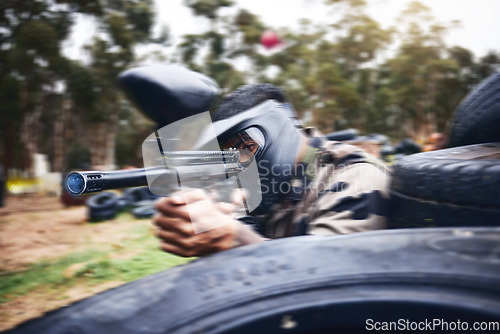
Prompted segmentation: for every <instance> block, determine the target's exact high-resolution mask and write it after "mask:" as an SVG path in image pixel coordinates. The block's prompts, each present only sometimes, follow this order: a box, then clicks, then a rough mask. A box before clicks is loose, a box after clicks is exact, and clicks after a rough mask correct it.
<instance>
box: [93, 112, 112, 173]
mask: <svg viewBox="0 0 500 334" xmlns="http://www.w3.org/2000/svg"><path fill="white" fill-rule="evenodd" d="M118 114H119V110H118V109H117V110H114V111H113V112H112V113H111V115H110V117H109V119H108V121H106V122H99V123H91V124H89V126H88V129H89V132H88V135H89V144H90V147H89V150H90V164H91V165H92V168H95V169H99V170H112V169H115V168H116V165H115V161H116V160H115V141H116V131H117V129H118V126H117V125H118Z"/></svg>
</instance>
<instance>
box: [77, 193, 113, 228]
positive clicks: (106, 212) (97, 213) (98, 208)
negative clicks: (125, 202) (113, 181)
mask: <svg viewBox="0 0 500 334" xmlns="http://www.w3.org/2000/svg"><path fill="white" fill-rule="evenodd" d="M119 198H120V196H119V195H118V194H117V193H114V192H112V191H104V192H102V193H99V194H96V195H93V196H91V197H89V199H88V200H87V201H86V202H85V204H86V205H87V207H88V220H89V221H92V222H98V221H102V220H109V219H113V218H114V217H115V216H116V213H117V211H118V200H119Z"/></svg>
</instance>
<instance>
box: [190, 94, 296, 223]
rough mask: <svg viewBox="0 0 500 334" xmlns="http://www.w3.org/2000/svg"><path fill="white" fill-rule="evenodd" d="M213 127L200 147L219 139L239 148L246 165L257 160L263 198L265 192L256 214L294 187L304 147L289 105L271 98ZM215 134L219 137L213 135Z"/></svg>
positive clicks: (223, 146) (226, 145)
mask: <svg viewBox="0 0 500 334" xmlns="http://www.w3.org/2000/svg"><path fill="white" fill-rule="evenodd" d="M213 129H214V130H215V131H211V132H210V133H211V135H210V134H203V135H202V136H201V139H200V142H199V143H198V147H204V146H205V145H207V143H209V142H211V141H212V142H213V141H215V140H218V142H219V143H220V147H221V149H223V150H229V149H237V150H239V152H240V162H241V164H242V165H243V166H250V165H251V164H252V163H254V164H255V165H256V166H257V168H258V174H259V177H260V188H261V189H259V198H260V196H262V199H261V201H260V204H259V205H258V206H257V207H256V208H255V209H254V210H253V211H252V214H262V213H265V212H266V211H267V210H268V209H269V208H270V207H271V206H272V205H273V204H274V203H276V202H278V201H279V200H280V199H281V198H283V196H284V195H285V194H286V193H287V192H288V191H289V190H290V184H289V183H288V182H289V181H290V178H291V176H292V174H293V168H294V164H295V160H296V157H297V154H298V151H299V149H300V141H301V134H300V132H299V130H298V129H297V128H296V126H295V125H294V124H293V122H292V120H290V118H289V116H288V111H287V109H286V106H283V104H280V103H277V102H275V101H273V100H268V101H265V102H263V103H261V104H259V105H257V106H255V107H253V108H251V109H249V110H247V111H244V112H241V113H239V114H237V115H235V116H232V117H229V118H227V119H223V120H220V121H217V122H214V123H213ZM214 135H215V136H216V137H217V138H213V136H214ZM249 169H250V168H249ZM246 172H247V171H246V170H244V171H243V172H241V173H242V174H244V173H246ZM260 193H261V194H260ZM249 196H250V197H252V194H251V193H250V194H249Z"/></svg>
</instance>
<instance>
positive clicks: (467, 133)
mask: <svg viewBox="0 0 500 334" xmlns="http://www.w3.org/2000/svg"><path fill="white" fill-rule="evenodd" d="M499 128H500V72H498V73H495V74H492V75H491V76H489V77H488V78H486V79H485V80H483V81H482V82H481V83H480V84H479V85H477V86H476V87H475V88H474V89H473V90H472V91H471V92H470V93H469V94H468V95H467V96H466V97H465V98H464V99H463V101H462V102H461V103H460V105H459V106H458V108H457V110H456V111H455V114H454V115H453V119H452V121H451V124H450V140H449V142H448V146H449V147H456V146H464V145H471V144H479V143H489V142H497V141H500V131H498V129H499Z"/></svg>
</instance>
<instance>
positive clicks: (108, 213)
mask: <svg viewBox="0 0 500 334" xmlns="http://www.w3.org/2000/svg"><path fill="white" fill-rule="evenodd" d="M117 213H118V209H117V208H111V209H106V210H92V209H89V210H88V221H90V222H93V223H96V222H101V221H103V220H111V219H113V218H115V217H116V214H117Z"/></svg>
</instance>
